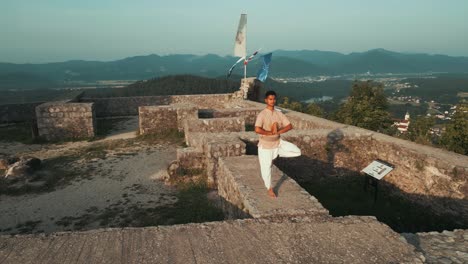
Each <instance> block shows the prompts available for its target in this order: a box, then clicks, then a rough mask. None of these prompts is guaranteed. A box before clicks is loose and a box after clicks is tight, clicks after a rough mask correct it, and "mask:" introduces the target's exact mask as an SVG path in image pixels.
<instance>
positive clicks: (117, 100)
mask: <svg viewBox="0 0 468 264" xmlns="http://www.w3.org/2000/svg"><path fill="white" fill-rule="evenodd" d="M80 101H81V102H92V103H94V104H95V108H96V116H97V117H111V116H132V115H138V107H140V106H151V105H168V104H170V103H171V96H168V95H167V96H132V97H110V98H81V99H80Z"/></svg>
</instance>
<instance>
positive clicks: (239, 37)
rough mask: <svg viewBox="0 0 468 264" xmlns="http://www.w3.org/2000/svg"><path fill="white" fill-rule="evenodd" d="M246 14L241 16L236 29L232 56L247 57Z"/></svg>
mask: <svg viewBox="0 0 468 264" xmlns="http://www.w3.org/2000/svg"><path fill="white" fill-rule="evenodd" d="M246 35H247V14H241V17H240V20H239V27H238V28H237V34H236V43H235V44H234V56H237V57H245V56H246V55H247V49H246V47H247V44H246V39H245V38H246Z"/></svg>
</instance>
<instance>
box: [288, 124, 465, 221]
mask: <svg viewBox="0 0 468 264" xmlns="http://www.w3.org/2000/svg"><path fill="white" fill-rule="evenodd" d="M282 138H283V139H285V140H288V141H291V142H293V143H294V144H296V145H298V146H299V148H300V149H301V150H302V153H303V155H304V156H305V157H307V159H305V160H304V162H307V163H308V164H303V165H304V166H308V167H311V166H312V167H314V169H313V170H310V172H309V173H308V175H309V176H310V177H314V175H315V176H317V175H319V174H320V175H332V176H336V177H345V176H346V175H349V173H350V172H354V173H359V172H360V171H361V170H362V169H363V168H365V167H366V166H367V165H368V164H369V163H371V162H372V161H373V160H375V159H381V160H384V161H386V162H388V163H390V164H392V165H394V166H395V169H394V170H393V171H392V172H391V173H390V174H388V175H387V176H385V177H384V178H383V180H382V181H381V182H382V184H384V186H386V187H388V188H387V189H388V190H390V191H392V192H393V193H395V194H397V195H402V196H404V197H406V198H409V199H410V200H411V201H414V202H417V203H420V204H422V205H423V206H427V207H430V208H432V209H433V210H434V212H436V213H440V214H450V215H454V216H458V217H460V219H465V221H466V219H468V199H467V198H468V157H467V156H463V155H459V154H456V153H452V152H449V151H445V150H442V149H436V148H432V147H428V146H423V145H418V144H415V143H412V142H409V141H405V140H400V139H397V138H393V137H390V136H386V135H382V134H379V133H376V132H372V131H368V130H364V129H360V128H355V127H347V128H342V129H335V130H327V129H316V130H304V131H291V132H289V133H287V134H285V135H283V136H282ZM311 164H313V165H311ZM296 166H301V165H300V164H296ZM316 174H317V175H316ZM291 176H293V175H291ZM301 177H307V175H302V176H301ZM302 180H304V181H307V179H306V178H304V179H302Z"/></svg>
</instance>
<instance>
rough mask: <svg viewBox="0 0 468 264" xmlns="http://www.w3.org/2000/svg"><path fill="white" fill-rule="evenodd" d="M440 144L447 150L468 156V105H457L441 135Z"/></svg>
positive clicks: (464, 103) (463, 103) (465, 103)
mask: <svg viewBox="0 0 468 264" xmlns="http://www.w3.org/2000/svg"><path fill="white" fill-rule="evenodd" d="M440 144H441V145H442V146H443V147H445V148H447V149H448V150H451V151H454V152H457V153H460V154H463V155H468V103H467V102H466V101H464V102H462V103H461V104H459V105H457V109H456V112H455V114H454V115H453V118H452V120H451V122H450V123H449V124H447V126H446V129H445V133H443V134H442V137H441V139H440Z"/></svg>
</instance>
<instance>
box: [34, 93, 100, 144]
mask: <svg viewBox="0 0 468 264" xmlns="http://www.w3.org/2000/svg"><path fill="white" fill-rule="evenodd" d="M94 111H95V110H94V105H93V104H92V103H68V102H50V103H44V104H41V105H39V106H37V107H36V119H37V127H38V132H39V136H40V137H43V138H45V139H47V140H63V139H78V138H91V137H94V134H95V131H96V121H95V118H94V117H95V114H94Z"/></svg>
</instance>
